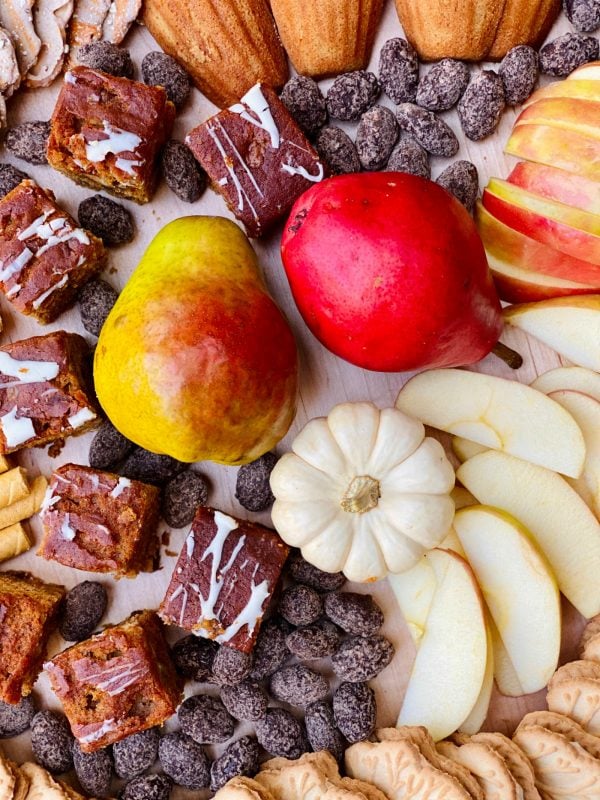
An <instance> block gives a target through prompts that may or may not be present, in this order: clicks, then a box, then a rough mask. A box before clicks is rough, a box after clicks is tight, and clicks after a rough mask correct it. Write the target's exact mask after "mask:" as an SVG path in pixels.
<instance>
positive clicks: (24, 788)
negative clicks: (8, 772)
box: [10, 761, 30, 800]
mask: <svg viewBox="0 0 600 800" xmlns="http://www.w3.org/2000/svg"><path fill="white" fill-rule="evenodd" d="M10 766H11V769H12V772H13V775H14V778H15V787H14V789H13V796H12V800H25V798H26V797H27V795H28V794H29V785H30V784H29V778H28V777H27V775H26V774H25V773H24V772H23V770H22V769H21V767H19V765H18V764H15V763H14V762H13V761H11V762H10Z"/></svg>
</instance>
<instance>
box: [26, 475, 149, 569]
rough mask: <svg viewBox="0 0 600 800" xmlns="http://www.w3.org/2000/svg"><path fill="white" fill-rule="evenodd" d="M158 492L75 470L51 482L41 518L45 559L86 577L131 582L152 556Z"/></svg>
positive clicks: (52, 479) (53, 478)
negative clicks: (95, 575)
mask: <svg viewBox="0 0 600 800" xmlns="http://www.w3.org/2000/svg"><path fill="white" fill-rule="evenodd" d="M159 497H160V491H159V489H158V488H157V487H156V486H149V485H148V484H145V483H142V482H141V481H134V480H129V478H120V477H119V476H118V475H113V474H112V473H110V472H100V471H99V470H95V469H92V468H91V467H82V466H80V465H78V464H65V465H64V466H62V467H60V468H59V469H57V470H56V471H55V472H54V473H53V475H52V478H51V479H50V485H49V487H48V492H47V494H46V498H45V500H44V503H43V506H42V510H41V512H40V515H41V519H42V523H43V527H44V538H43V540H42V543H41V545H40V549H39V550H38V555H40V556H42V557H43V558H46V559H49V560H54V561H58V562H59V563H60V564H64V565H65V566H67V567H73V568H75V569H83V570H87V571H89V572H113V573H115V574H116V576H117V577H121V576H123V575H125V576H127V577H133V576H135V575H137V573H138V572H140V571H142V570H147V571H148V570H150V569H151V568H152V563H153V560H154V557H155V555H156V551H157V547H158V539H157V536H156V527H157V524H158V515H159Z"/></svg>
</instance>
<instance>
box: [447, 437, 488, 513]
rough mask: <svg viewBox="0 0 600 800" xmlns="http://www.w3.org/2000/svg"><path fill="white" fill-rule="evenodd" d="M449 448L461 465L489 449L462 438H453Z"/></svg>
mask: <svg viewBox="0 0 600 800" xmlns="http://www.w3.org/2000/svg"><path fill="white" fill-rule="evenodd" d="M450 446H451V447H452V452H453V453H454V455H455V456H456V457H457V458H458V460H459V461H460V463H461V464H462V463H463V461H468V460H469V459H470V458H473V456H477V455H479V453H485V451H486V450H489V447H484V446H483V445H482V444H477V442H472V441H471V440H470V439H463V438H462V436H453V437H452V441H451V442H450ZM455 508H456V506H455ZM456 510H457V511H458V508H456Z"/></svg>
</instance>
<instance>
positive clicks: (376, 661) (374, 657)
mask: <svg viewBox="0 0 600 800" xmlns="http://www.w3.org/2000/svg"><path fill="white" fill-rule="evenodd" d="M393 657H394V646H393V644H392V643H391V642H390V641H389V640H388V639H385V638H384V637H383V636H349V637H348V638H347V639H346V640H345V641H343V642H342V644H341V645H340V646H339V648H338V650H337V652H336V653H335V654H334V655H333V656H332V659H331V663H332V666H333V670H334V672H335V674H336V675H337V676H338V678H341V680H343V681H351V682H352V683H358V682H360V681H369V680H371V678H374V677H375V676H376V675H379V673H380V672H381V671H382V670H383V669H385V668H386V667H387V665H388V664H389V663H390V661H391V660H392V658H393Z"/></svg>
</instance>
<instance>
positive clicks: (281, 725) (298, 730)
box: [256, 708, 308, 758]
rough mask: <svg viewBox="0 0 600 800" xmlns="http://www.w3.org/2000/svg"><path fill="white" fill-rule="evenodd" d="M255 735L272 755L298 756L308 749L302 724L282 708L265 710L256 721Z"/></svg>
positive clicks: (283, 756)
mask: <svg viewBox="0 0 600 800" xmlns="http://www.w3.org/2000/svg"><path fill="white" fill-rule="evenodd" d="M256 737H257V739H258V742H259V744H260V745H261V746H262V747H264V749H265V750H266V751H267V753H270V754H271V755H272V756H280V757H282V758H300V756H301V755H302V753H306V751H307V750H308V741H307V739H306V734H305V731H304V726H303V725H302V723H301V722H300V721H299V720H297V719H296V717H294V716H292V714H290V712H289V711H286V710H285V709H284V708H270V709H269V710H268V711H267V713H266V714H265V716H264V717H263V718H262V719H261V720H259V721H258V722H257V723H256Z"/></svg>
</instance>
